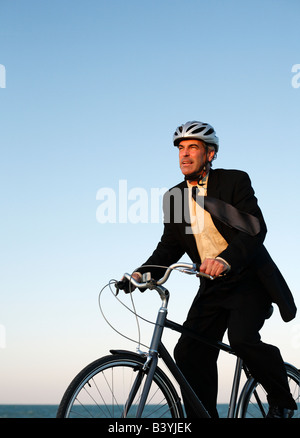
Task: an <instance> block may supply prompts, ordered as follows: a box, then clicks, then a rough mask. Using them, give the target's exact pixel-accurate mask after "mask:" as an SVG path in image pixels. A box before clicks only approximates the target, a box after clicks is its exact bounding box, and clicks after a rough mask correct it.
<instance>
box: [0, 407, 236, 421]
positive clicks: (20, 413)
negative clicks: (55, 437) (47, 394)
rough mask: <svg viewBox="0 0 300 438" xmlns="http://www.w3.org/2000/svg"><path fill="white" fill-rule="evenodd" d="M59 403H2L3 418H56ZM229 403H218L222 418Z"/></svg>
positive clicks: (225, 414) (0, 410)
mask: <svg viewBox="0 0 300 438" xmlns="http://www.w3.org/2000/svg"><path fill="white" fill-rule="evenodd" d="M57 408H58V406H57V405H0V419H2V418H55V417H56V412H57ZM227 409H228V405H218V411H219V415H220V418H224V417H226V416H227Z"/></svg>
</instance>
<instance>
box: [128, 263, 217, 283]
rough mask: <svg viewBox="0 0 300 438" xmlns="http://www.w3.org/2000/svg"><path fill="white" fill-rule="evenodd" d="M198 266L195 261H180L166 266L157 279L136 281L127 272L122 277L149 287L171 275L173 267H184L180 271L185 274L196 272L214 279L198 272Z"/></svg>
mask: <svg viewBox="0 0 300 438" xmlns="http://www.w3.org/2000/svg"><path fill="white" fill-rule="evenodd" d="M199 267H200V265H199V264H197V263H181V262H180V263H174V264H173V265H171V266H169V267H168V268H167V270H166V272H165V274H164V276H163V277H162V278H161V279H160V280H158V281H154V280H153V279H150V278H149V279H146V281H142V282H139V281H136V280H135V279H134V278H133V277H132V275H130V274H128V273H125V274H124V277H125V278H126V279H127V280H128V281H130V282H131V283H132V284H133V286H135V287H138V288H151V287H153V286H160V285H162V284H164V283H165V282H166V281H167V280H168V278H169V276H170V275H171V272H172V271H173V270H174V269H178V268H184V269H183V270H182V271H181V272H185V273H186V274H196V275H198V276H201V277H205V278H208V279H210V280H213V279H214V277H212V276H211V275H208V274H204V273H203V272H200V271H199ZM144 276H145V274H144V275H143V277H144Z"/></svg>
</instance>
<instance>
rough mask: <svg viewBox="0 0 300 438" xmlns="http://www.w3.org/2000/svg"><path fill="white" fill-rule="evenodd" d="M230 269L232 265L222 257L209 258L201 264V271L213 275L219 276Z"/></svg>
mask: <svg viewBox="0 0 300 438" xmlns="http://www.w3.org/2000/svg"><path fill="white" fill-rule="evenodd" d="M229 270H230V266H229V265H228V264H227V263H226V262H225V260H222V259H211V258H207V259H205V260H204V262H203V263H202V264H201V266H200V272H203V273H204V274H207V275H211V276H212V277H218V276H219V275H221V274H224V273H226V272H228V271H229Z"/></svg>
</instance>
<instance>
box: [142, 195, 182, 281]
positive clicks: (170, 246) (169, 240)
mask: <svg viewBox="0 0 300 438" xmlns="http://www.w3.org/2000/svg"><path fill="white" fill-rule="evenodd" d="M169 202H170V198H169V193H168V192H167V193H166V194H165V196H164V200H163V211H164V231H163V235H162V237H161V239H160V242H159V243H158V245H157V247H156V249H155V250H154V252H153V254H152V255H151V256H150V257H149V258H148V260H147V261H146V262H145V263H144V264H143V265H142V266H140V267H139V268H137V269H136V270H137V271H139V272H141V273H143V272H151V274H152V277H153V278H155V279H156V280H159V279H160V278H161V277H162V276H163V275H164V273H165V270H166V268H168V267H169V266H170V265H171V264H173V263H176V262H177V261H178V260H179V259H180V258H181V257H182V256H183V254H184V253H185V250H184V249H183V247H182V245H181V244H180V242H179V239H178V238H177V233H176V231H175V226H174V223H173V220H172V218H170V204H169ZM171 210H172V208H171Z"/></svg>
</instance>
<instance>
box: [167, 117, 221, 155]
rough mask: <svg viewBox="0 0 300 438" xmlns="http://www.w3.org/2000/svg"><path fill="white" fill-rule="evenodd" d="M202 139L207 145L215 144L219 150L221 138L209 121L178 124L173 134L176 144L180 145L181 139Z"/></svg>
mask: <svg viewBox="0 0 300 438" xmlns="http://www.w3.org/2000/svg"><path fill="white" fill-rule="evenodd" d="M191 139H195V140H201V141H204V142H205V143H206V144H207V145H212V146H214V148H215V150H216V152H218V150H219V139H218V137H217V136H216V133H215V130H214V128H213V127H212V126H211V125H209V124H208V123H203V122H196V121H193V122H186V123H185V124H184V125H181V126H178V128H177V129H176V131H175V132H174V136H173V143H174V146H178V143H179V142H180V141H181V140H191Z"/></svg>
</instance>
